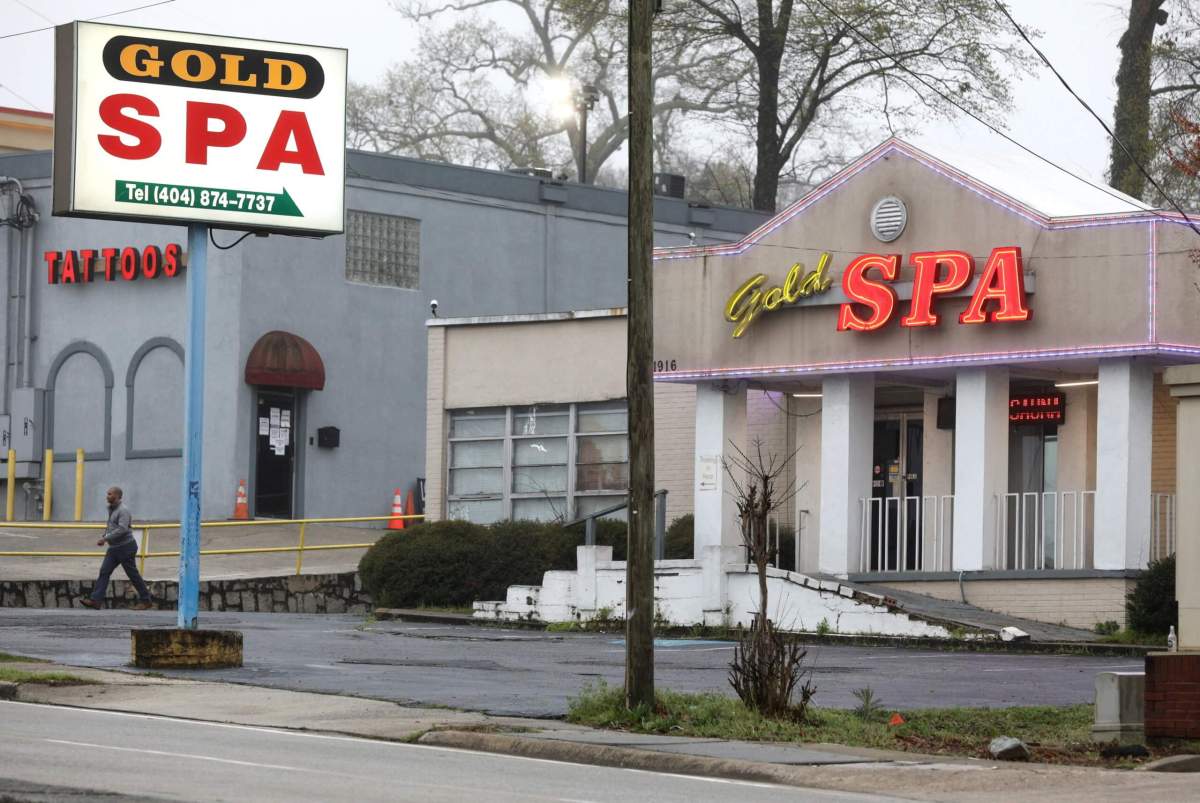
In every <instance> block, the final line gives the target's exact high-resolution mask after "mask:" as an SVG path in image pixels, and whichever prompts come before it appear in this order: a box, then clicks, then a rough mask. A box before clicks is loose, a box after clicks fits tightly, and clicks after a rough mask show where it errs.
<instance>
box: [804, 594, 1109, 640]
mask: <svg viewBox="0 0 1200 803" xmlns="http://www.w3.org/2000/svg"><path fill="white" fill-rule="evenodd" d="M826 579H830V578H826ZM837 582H838V583H839V584H841V585H843V586H846V587H848V588H852V589H854V590H856V591H861V592H864V593H868V594H879V595H881V596H883V598H884V599H885V601H886V602H887V604H888V605H889V606H890V607H894V608H896V609H898V610H902V611H904V612H905V613H908V614H909V615H911V616H914V617H917V618H920V619H926V620H929V621H936V622H946V623H949V624H951V625H956V626H958V627H961V628H963V629H964V630H967V631H971V632H977V633H985V634H988V635H996V636H999V633H1000V630H1001V629H1002V628H1005V627H1016V628H1019V629H1021V630H1024V631H1025V632H1026V633H1028V634H1029V636H1030V638H1031V639H1032V640H1033V641H1041V642H1073V643H1084V642H1091V641H1097V640H1099V638H1100V637H1099V636H1098V635H1097V634H1096V633H1093V632H1092V631H1090V630H1081V629H1079V628H1075V627H1066V626H1063V625H1053V624H1048V623H1046V622H1037V621H1034V620H1033V619H1023V618H1021V617H1019V616H1009V615H1008V614H1005V613H997V612H995V611H989V610H985V609H984V608H977V607H976V606H974V605H970V604H968V603H965V602H960V601H957V600H946V599H939V598H937V597H930V596H927V595H925V594H918V593H916V592H914V591H902V590H900V589H896V588H890V587H888V586H883V585H879V584H878V583H851V582H847V581H846V580H838V581H837Z"/></svg>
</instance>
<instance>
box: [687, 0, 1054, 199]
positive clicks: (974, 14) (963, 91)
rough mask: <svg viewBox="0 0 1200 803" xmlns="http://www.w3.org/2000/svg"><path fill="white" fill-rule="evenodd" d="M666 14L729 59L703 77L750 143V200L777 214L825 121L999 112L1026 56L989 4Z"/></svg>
mask: <svg viewBox="0 0 1200 803" xmlns="http://www.w3.org/2000/svg"><path fill="white" fill-rule="evenodd" d="M665 16H666V19H665V20H664V23H665V24H670V25H674V26H676V28H678V29H680V30H682V31H685V32H686V34H685V38H687V39H689V40H690V41H691V43H692V47H693V48H696V49H700V50H705V49H707V48H715V49H716V51H717V52H719V53H721V54H722V57H721V58H720V59H719V60H717V61H715V62H713V63H711V64H708V65H706V66H707V69H706V70H705V71H704V72H703V75H704V76H705V79H706V80H707V81H708V85H709V86H712V87H720V88H722V91H720V92H719V93H718V94H716V95H715V96H714V100H715V101H717V102H718V105H727V106H729V107H730V108H731V111H730V112H729V113H728V114H727V117H728V118H729V119H731V120H736V121H742V122H743V124H744V126H745V129H746V133H747V134H749V136H750V137H751V138H752V140H753V142H754V146H755V168H754V191H753V202H754V207H755V208H756V209H761V210H764V211H771V212H773V211H775V208H776V204H777V200H778V194H779V184H780V177H781V176H782V175H784V174H785V172H786V171H787V169H788V166H789V164H790V163H791V161H792V159H793V156H794V155H795V154H796V153H797V151H798V149H799V148H800V147H801V145H802V143H804V142H805V140H806V139H807V138H810V137H817V138H821V137H822V136H823V134H824V133H825V132H824V131H823V126H824V125H826V124H828V122H829V121H830V120H834V119H838V118H839V117H842V118H845V117H846V116H848V117H849V118H852V119H856V120H860V121H862V122H863V123H864V125H867V126H868V127H872V128H875V129H879V128H884V127H891V125H892V123H893V121H896V120H898V121H906V120H913V119H916V118H918V117H920V116H922V115H924V114H927V113H929V112H934V113H948V112H949V111H950V108H951V107H950V104H949V103H947V102H946V101H945V99H944V98H943V97H942V96H943V95H945V96H948V97H950V98H953V99H954V100H955V101H956V102H957V103H959V104H960V105H962V106H964V107H966V108H969V109H971V110H972V111H973V112H976V113H978V114H981V115H984V116H994V115H995V114H996V113H997V112H999V111H1001V110H1003V109H1006V108H1007V107H1008V106H1009V103H1010V98H1009V91H1008V76H1009V75H1010V74H1013V73H1014V72H1016V71H1020V70H1022V69H1024V68H1026V67H1027V65H1028V64H1029V63H1030V62H1029V57H1028V54H1026V53H1024V51H1021V50H1020V49H1018V48H1017V47H1015V45H1014V44H1013V41H1012V38H1011V36H1008V35H1007V34H1006V32H1007V31H1008V28H1007V27H1006V26H1007V22H1006V21H1005V20H1004V18H1003V16H1002V15H1001V13H1000V12H999V10H998V9H997V8H996V6H995V5H994V2H993V0H936V1H935V2H929V0H679V2H678V4H677V5H676V7H675V8H674V10H673V12H672V13H671V14H669V15H665ZM912 73H916V74H917V75H920V76H921V79H922V81H918V80H916V79H915V78H913V77H912ZM686 77H688V78H690V77H692V74H689V75H688V76H686ZM931 86H932V87H935V88H936V89H937V91H936V92H935V91H933V90H932V89H931V88H930V87H931Z"/></svg>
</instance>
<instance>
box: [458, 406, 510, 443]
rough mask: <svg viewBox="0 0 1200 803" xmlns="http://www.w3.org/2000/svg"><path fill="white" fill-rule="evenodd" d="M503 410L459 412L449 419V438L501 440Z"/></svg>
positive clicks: (502, 433)
mask: <svg viewBox="0 0 1200 803" xmlns="http://www.w3.org/2000/svg"><path fill="white" fill-rule="evenodd" d="M504 419H505V412H504V408H500V409H496V408H494V407H491V408H485V409H481V410H461V411H459V412H456V413H454V414H453V415H452V416H451V417H450V437H451V438H488V437H494V438H503V437H504Z"/></svg>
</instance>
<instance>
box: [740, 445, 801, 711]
mask: <svg viewBox="0 0 1200 803" xmlns="http://www.w3.org/2000/svg"><path fill="white" fill-rule="evenodd" d="M731 447H732V452H733V454H732V456H731V457H728V458H726V460H725V465H724V468H725V473H726V475H727V476H728V477H729V480H730V484H731V486H732V488H733V495H734V500H735V504H736V505H737V509H738V520H739V522H740V525H741V535H742V544H743V546H745V547H746V552H747V554H748V555H749V558H750V560H751V562H753V563H754V567H755V569H756V570H757V573H758V610H757V611H756V612H755V614H754V621H753V623H752V624H751V626H750V630H749V632H747V633H744V634H743V635H742V637H741V639H740V640H739V642H738V645H737V647H735V648H734V653H733V661H732V662H731V663H730V665H729V682H730V684H731V685H732V686H733V688H734V691H736V692H737V695H738V697H740V698H741V700H742V702H743V703H745V704H746V706H747V707H749V708H752V709H754V710H756V711H758V712H760V713H762V714H763V715H765V716H772V717H788V718H792V719H796V720H802V719H803V718H804V714H805V711H806V709H807V708H808V704H809V702H810V701H811V700H812V697H813V695H814V694H815V693H816V687H815V686H814V685H813V683H812V681H811V677H808V676H809V675H811V672H810V670H807V669H806V668H805V667H804V658H805V657H806V656H807V654H808V652H807V650H805V649H804V648H803V646H802V645H800V644H799V643H798V642H796V641H794V640H789V639H786V638H785V637H784V636H783V635H782V634H781V633H779V632H778V631H777V630H775V626H774V624H773V623H772V622H771V618H770V617H769V616H768V615H767V611H768V607H767V605H768V594H767V591H768V585H767V565H768V563H769V561H770V552H771V550H770V540H769V538H768V532H767V521H768V519H769V518H770V516H771V514H772V513H773V512H774V511H776V510H778V509H780V508H781V507H783V506H784V505H786V504H787V503H788V502H789V501H790V500H791V499H792V498H793V497H794V496H795V494H796V491H797V490H798V489H797V487H796V483H795V480H791V481H788V480H786V476H787V473H788V469H789V467H790V466H791V464H792V462H793V459H794V458H795V453H792V454H791V455H789V456H788V457H786V458H783V459H779V458H778V457H776V456H775V455H770V456H764V455H763V445H762V441H755V443H754V449H753V455H747V454H746V453H745V452H743V451H742V450H741V449H739V448H738V447H737V446H736V445H734V444H731ZM801 487H803V486H801ZM801 681H803V683H802V682H801ZM797 685H799V694H800V699H799V700H798V701H795V702H793V700H794V697H795V694H796V691H797Z"/></svg>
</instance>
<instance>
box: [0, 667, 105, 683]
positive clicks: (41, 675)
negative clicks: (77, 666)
mask: <svg viewBox="0 0 1200 803" xmlns="http://www.w3.org/2000/svg"><path fill="white" fill-rule="evenodd" d="M0 681H7V682H9V683H44V684H46V685H47V686H88V685H92V684H94V683H95V681H93V680H84V679H83V678H81V677H78V676H77V675H69V674H67V673H66V672H36V671H34V672H29V671H26V670H24V669H9V668H6V667H3V666H0Z"/></svg>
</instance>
